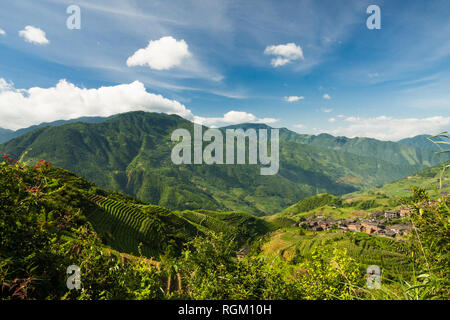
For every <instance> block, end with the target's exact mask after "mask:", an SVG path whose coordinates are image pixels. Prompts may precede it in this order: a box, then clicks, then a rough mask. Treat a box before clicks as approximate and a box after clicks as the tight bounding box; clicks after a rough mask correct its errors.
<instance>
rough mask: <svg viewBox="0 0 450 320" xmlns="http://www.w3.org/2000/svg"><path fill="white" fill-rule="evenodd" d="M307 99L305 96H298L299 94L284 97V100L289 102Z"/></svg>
mask: <svg viewBox="0 0 450 320" xmlns="http://www.w3.org/2000/svg"><path fill="white" fill-rule="evenodd" d="M303 99H305V97H298V96H289V97H284V100H285V101H287V102H297V101H300V100H303Z"/></svg>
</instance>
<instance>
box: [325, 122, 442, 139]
mask: <svg viewBox="0 0 450 320" xmlns="http://www.w3.org/2000/svg"><path fill="white" fill-rule="evenodd" d="M343 123H344V124H343V125H341V126H339V127H338V128H336V129H333V130H328V131H327V132H328V133H330V134H332V135H336V136H347V137H350V138H353V137H370V138H375V139H379V140H391V141H397V140H400V139H403V138H408V137H413V136H416V135H419V134H436V133H439V132H442V131H447V130H448V128H449V127H450V117H443V116H435V117H428V118H421V119H420V118H406V119H396V118H392V117H387V116H380V117H375V118H360V117H347V118H345V119H343Z"/></svg>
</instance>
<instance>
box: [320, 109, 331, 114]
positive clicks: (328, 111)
mask: <svg viewBox="0 0 450 320" xmlns="http://www.w3.org/2000/svg"><path fill="white" fill-rule="evenodd" d="M322 111H323V112H325V113H330V112H333V109H322Z"/></svg>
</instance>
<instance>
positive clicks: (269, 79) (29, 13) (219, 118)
mask: <svg viewBox="0 0 450 320" xmlns="http://www.w3.org/2000/svg"><path fill="white" fill-rule="evenodd" d="M372 4H375V5H378V6H379V7H380V9H381V29H380V30H369V29H368V28H367V26H366V19H367V18H368V17H369V15H370V14H367V13H366V9H367V7H368V6H369V5H372ZM69 5H78V6H79V7H80V9H81V29H80V30H70V29H68V28H67V27H66V20H67V18H68V17H69V14H67V13H66V9H67V7H68V6H69ZM449 16H450V2H449V1H447V0H434V1H402V0H391V1H375V0H371V1H365V0H358V1H344V0H342V1H336V0H329V1H328V0H307V1H300V0H298V1H262V0H255V1H226V0H220V1H215V0H207V1H206V0H205V1H186V0H183V1H122V0H120V1H119V0H109V1H103V0H102V1H64V0H59V1H56V0H54V1H51V0H46V1H31V0H30V1H26V0H21V1H13V0H4V1H2V2H1V3H0V79H1V82H0V127H4V128H10V129H17V128H20V127H24V126H28V125H31V124H36V123H39V122H42V121H52V120H57V119H60V118H73V117H77V116H85V115H108V114H110V113H115V112H122V111H129V110H142V109H143V110H148V111H162V112H168V113H178V114H180V115H182V116H184V117H186V118H188V119H190V120H196V121H197V122H202V123H204V124H206V125H211V126H221V125H226V124H229V123H235V122H239V121H253V122H267V123H269V124H270V125H272V126H275V127H287V128H289V129H292V130H295V131H297V132H300V133H311V134H317V133H320V132H329V133H331V134H334V135H346V136H370V137H375V138H379V139H383V140H398V139H400V138H404V137H408V136H413V135H416V134H422V133H438V132H440V131H442V130H448V129H450V90H449V89H450V38H449V34H450V20H449V18H448V17H449ZM27 26H29V27H31V28H33V29H32V30H31V29H27ZM2 30H3V32H2ZM37 30H38V31H37ZM33 32H34V33H33ZM39 32H45V35H44V36H43V37H44V39H45V40H46V41H44V40H42V38H39V37H40V36H41V35H42V34H40V33H39ZM2 33H3V34H2ZM36 37H38V38H36ZM40 39H41V40H42V41H40ZM161 39H165V40H164V41H161ZM150 41H153V46H152V49H151V50H150V49H148V48H149V47H148V45H149V42H150ZM288 44H291V47H290V49H292V50H291V51H292V52H291V51H289V52H290V53H289V54H290V55H280V54H278V55H277V54H274V53H280V52H285V51H286V50H287V47H280V46H286V45H288ZM271 47H272V49H270V48H271ZM167 48H168V49H169V51H168V52H169V53H168V54H165V52H166V51H164V50H165V49H166V50H167ZM140 49H142V50H144V51H143V53H142V55H141V56H140V57H138V56H135V55H136V54H137V52H138V50H140ZM145 49H148V50H147V51H145ZM152 50H153V51H152ZM158 50H159V51H158ZM277 50H278V51H277ZM280 50H281V51H280ZM283 50H285V51H283ZM173 52H176V54H175V53H173ZM270 53H272V54H270ZM133 56H134V58H133V59H131V58H132V57H133ZM286 57H287V58H286ZM138 58H139V59H138ZM276 58H280V59H287V60H285V61H284V62H282V63H283V64H282V65H278V66H274V63H272V62H273V61H274V59H276ZM129 59H131V60H129ZM146 59H147V60H146ZM127 61H131V63H128V64H127ZM136 61H137V62H136ZM143 61H146V62H145V63H144V62H143ZM63 79H65V81H63V82H61V81H62V80H63ZM141 84H142V85H141ZM102 87H110V88H109V89H108V90H99V88H102ZM30 88H34V90H32V89H30ZM146 93H148V94H146ZM123 95H126V96H127V97H123ZM159 95H161V96H159ZM67 96H69V97H71V98H70V99H72V100H70V101H68V100H67V99H69V98H67ZM287 97H298V98H297V99H295V98H291V99H287ZM110 99H113V100H112V101H111V100H110ZM287 100H291V101H290V102H289V101H287ZM119 104H120V105H119ZM109 106H110V107H109Z"/></svg>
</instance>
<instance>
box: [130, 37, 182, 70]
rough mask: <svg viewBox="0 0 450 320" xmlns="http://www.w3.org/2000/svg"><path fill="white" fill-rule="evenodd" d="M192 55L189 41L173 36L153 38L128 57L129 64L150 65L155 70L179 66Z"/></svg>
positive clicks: (131, 65)
mask: <svg viewBox="0 0 450 320" xmlns="http://www.w3.org/2000/svg"><path fill="white" fill-rule="evenodd" d="M190 56H191V53H190V52H189V47H188V45H187V43H186V42H185V41H184V40H183V39H182V40H177V39H175V38H173V37H170V36H169V37H162V38H161V39H159V40H152V41H150V42H149V43H148V46H147V47H146V48H144V49H139V50H137V51H136V52H135V53H134V54H133V55H132V56H131V57H129V58H128V59H127V66H129V67H134V66H145V65H147V66H149V67H150V68H151V69H154V70H169V69H171V68H174V67H176V66H179V65H180V64H181V63H182V62H183V60H184V59H185V58H188V57H190Z"/></svg>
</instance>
